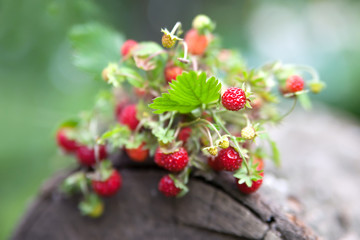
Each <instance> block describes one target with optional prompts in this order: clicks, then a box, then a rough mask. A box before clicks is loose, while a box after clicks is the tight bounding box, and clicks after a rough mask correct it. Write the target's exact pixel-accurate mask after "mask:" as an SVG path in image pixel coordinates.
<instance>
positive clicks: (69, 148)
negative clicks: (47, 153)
mask: <svg viewBox="0 0 360 240" xmlns="http://www.w3.org/2000/svg"><path fill="white" fill-rule="evenodd" d="M69 130H71V129H69V128H60V129H59V130H58V132H57V134H56V141H57V144H58V146H59V147H60V148H61V149H63V150H64V151H65V152H68V153H72V152H75V151H76V149H77V148H78V147H79V145H78V143H77V142H76V141H75V140H72V139H69V138H68V137H67V135H66V133H67V131H69Z"/></svg>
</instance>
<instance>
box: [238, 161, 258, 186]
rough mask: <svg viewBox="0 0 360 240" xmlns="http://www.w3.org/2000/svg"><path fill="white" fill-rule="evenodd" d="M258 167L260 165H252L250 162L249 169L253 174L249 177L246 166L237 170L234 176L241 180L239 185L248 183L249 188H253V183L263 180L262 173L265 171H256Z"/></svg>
mask: <svg viewBox="0 0 360 240" xmlns="http://www.w3.org/2000/svg"><path fill="white" fill-rule="evenodd" d="M257 166H258V164H255V165H251V162H249V168H250V169H251V174H250V175H249V174H248V170H247V168H246V166H245V164H242V166H241V168H240V169H239V170H237V171H236V172H235V173H234V175H233V176H234V177H235V178H237V179H239V180H238V183H239V184H242V183H246V185H247V186H248V187H251V186H252V184H253V182H255V181H257V180H260V179H262V176H261V175H260V173H262V172H263V170H256V167H257Z"/></svg>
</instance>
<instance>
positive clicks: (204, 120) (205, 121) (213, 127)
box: [200, 119, 221, 138]
mask: <svg viewBox="0 0 360 240" xmlns="http://www.w3.org/2000/svg"><path fill="white" fill-rule="evenodd" d="M200 121H201V122H203V123H206V124H209V125H210V126H211V128H212V129H214V131H215V132H216V134H217V135H218V136H219V138H221V134H220V133H219V131H218V130H217V129H216V127H215V126H214V125H213V124H212V123H211V122H209V121H208V120H206V119H200Z"/></svg>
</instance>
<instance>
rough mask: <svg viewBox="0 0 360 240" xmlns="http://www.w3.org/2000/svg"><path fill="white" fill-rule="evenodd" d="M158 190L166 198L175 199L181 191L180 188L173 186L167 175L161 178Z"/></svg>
mask: <svg viewBox="0 0 360 240" xmlns="http://www.w3.org/2000/svg"><path fill="white" fill-rule="evenodd" d="M158 189H159V191H160V192H161V193H162V194H164V195H165V196H166V197H175V196H176V195H178V194H179V193H180V191H181V189H180V188H177V187H176V186H175V183H174V181H173V180H172V179H171V178H170V177H169V176H168V175H166V176H163V177H162V178H161V180H160V182H159V185H158Z"/></svg>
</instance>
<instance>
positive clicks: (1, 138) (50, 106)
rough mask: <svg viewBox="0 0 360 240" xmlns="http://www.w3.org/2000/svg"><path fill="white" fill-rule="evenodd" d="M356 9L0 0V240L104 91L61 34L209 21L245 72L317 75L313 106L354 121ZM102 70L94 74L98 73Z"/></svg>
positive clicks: (129, 33)
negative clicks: (59, 136) (61, 130)
mask: <svg viewBox="0 0 360 240" xmlns="http://www.w3.org/2000/svg"><path fill="white" fill-rule="evenodd" d="M359 12H360V2H359V1H355V0H354V1H350V0H338V1H335V0H333V1H329V0H318V1H310V0H308V1H305V0H304V1H297V0H293V1H289V0H286V1H285V0H283V1H278V0H277V1H275V0H274V1H265V0H263V1H253V0H243V1H239V0H233V1H227V0H224V1H215V0H203V1H197V0H181V1H171V0H146V1H145V0H142V1H130V0H128V1H119V0H117V1H116V0H102V1H100V0H97V1H91V0H58V1H56V0H47V1H45V0H34V1H25V0H1V1H0V121H1V124H0V133H1V134H0V179H1V181H0V239H6V238H8V237H9V236H10V234H11V231H12V230H13V228H14V227H15V225H16V223H17V222H18V221H19V220H20V217H21V215H22V214H23V213H24V210H25V209H26V207H27V206H28V204H29V202H30V201H31V199H32V198H33V197H34V196H35V195H36V192H37V190H38V189H39V187H40V185H41V183H42V182H43V181H44V180H45V179H46V178H48V177H49V176H50V175H51V174H53V173H54V172H55V171H56V170H58V169H61V168H63V167H64V166H67V165H68V164H69V163H72V162H73V161H72V160H67V159H66V157H64V156H61V155H60V154H58V151H57V149H56V145H55V142H54V130H55V126H56V124H57V123H59V122H60V121H61V120H62V119H65V118H68V117H71V116H74V115H76V114H77V113H78V112H79V111H81V110H83V109H89V108H90V107H91V106H92V104H93V99H94V95H95V94H96V93H97V91H98V90H99V89H100V88H106V85H105V84H104V83H102V82H101V81H96V80H94V78H93V77H91V76H90V75H88V74H86V73H84V72H81V71H80V70H78V69H77V68H76V67H74V66H73V65H72V50H71V44H70V42H69V40H68V32H69V30H70V29H71V28H72V27H73V26H74V25H77V24H83V23H88V22H100V23H102V24H105V25H107V26H109V27H110V28H113V29H115V30H116V31H119V32H121V33H123V34H124V36H126V37H127V38H133V39H136V40H138V41H142V40H154V41H157V42H159V41H160V38H161V33H160V28H161V27H168V28H171V27H172V26H173V25H174V23H175V22H176V21H178V20H180V21H182V22H183V24H184V27H185V29H188V28H189V27H190V25H191V20H192V18H193V17H194V16H195V15H197V14H199V13H205V14H207V15H209V16H210V17H211V18H212V19H213V20H214V21H215V22H216V23H217V32H218V33H219V34H220V35H222V36H223V44H224V46H225V47H227V48H238V49H239V50H240V51H241V52H242V54H243V55H244V56H245V58H246V59H247V62H248V64H249V65H250V66H258V65H260V64H262V63H264V62H268V61H271V60H277V59H279V60H282V61H284V62H287V63H298V64H308V65H312V66H314V67H315V68H316V69H318V71H319V73H320V76H321V78H322V80H323V81H325V82H326V83H327V86H328V87H327V89H326V91H324V92H323V93H322V94H321V95H319V96H315V97H314V98H315V99H316V100H317V101H321V102H324V103H325V104H327V105H329V106H331V107H334V108H340V109H342V110H345V111H348V112H350V113H352V114H353V115H355V116H357V117H360V107H359V106H360V104H359V103H360V94H358V91H359V90H360V81H359V77H358V75H359V74H360V44H359V43H360V31H359V27H358V26H359V24H360V14H359ZM102 67H103V66H100V68H102Z"/></svg>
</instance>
